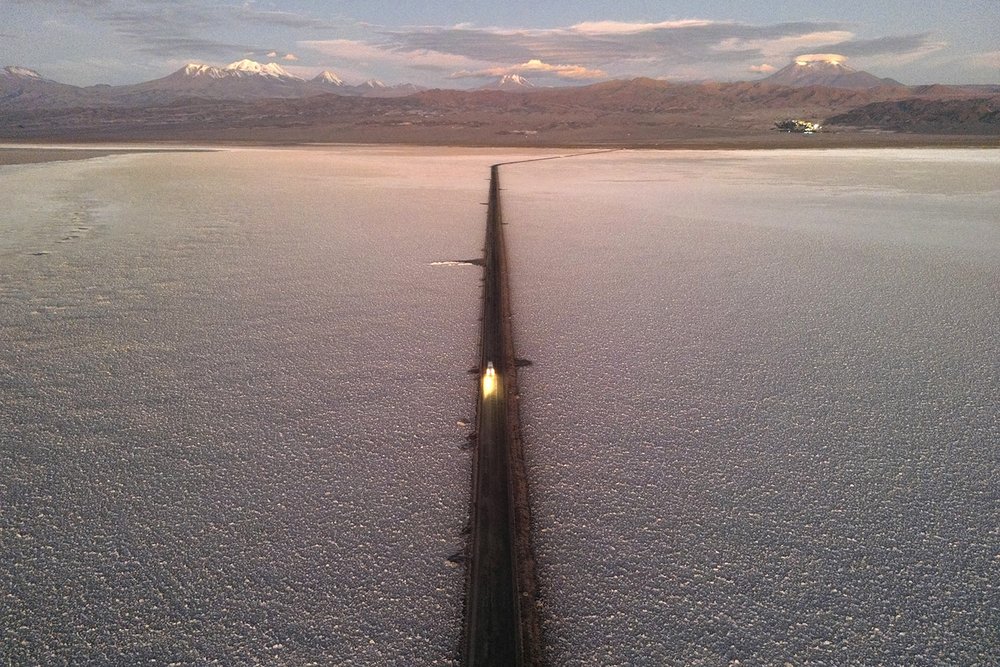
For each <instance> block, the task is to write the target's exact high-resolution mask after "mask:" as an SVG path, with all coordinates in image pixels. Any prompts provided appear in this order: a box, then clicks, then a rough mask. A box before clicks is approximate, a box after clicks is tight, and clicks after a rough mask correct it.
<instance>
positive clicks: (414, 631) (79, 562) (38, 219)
mask: <svg viewBox="0 0 1000 667" xmlns="http://www.w3.org/2000/svg"><path fill="white" fill-rule="evenodd" d="M496 159H497V156H496V154H490V153H486V152H482V151H480V152H476V151H460V150H447V149H440V150H433V151H420V150H407V149H392V148H379V149H367V148H361V147H358V148H340V149H335V150H329V149H305V150H228V151H222V152H212V153H186V154H180V153H171V154H159V155H130V156H117V157H105V158H100V159H96V160H91V161H86V162H67V163H52V164H33V165H20V166H9V167H3V168H0V200H2V201H3V202H4V206H3V208H2V210H0V340H2V341H3V344H2V353H0V406H2V408H0V507H2V511H0V647H2V648H0V662H3V663H4V664H6V662H8V661H9V662H11V663H12V664H60V663H66V662H73V663H88V664H138V663H140V662H146V661H150V660H157V661H159V662H160V663H164V664H166V663H172V662H173V663H180V664H204V663H207V662H210V661H212V660H219V661H221V662H224V663H232V664H250V663H260V664H295V665H304V664H310V663H312V664H331V663H336V664H357V665H372V664H400V665H403V664H406V665H414V664H451V662H452V660H453V659H454V658H455V656H456V655H457V650H458V644H459V639H460V637H459V635H460V625H461V609H462V607H461V605H462V596H463V586H464V576H463V572H462V570H461V568H457V567H454V566H451V565H450V564H449V563H448V562H447V560H446V559H447V558H448V557H449V556H451V555H452V554H454V553H455V552H457V551H459V550H460V549H461V548H462V545H463V540H464V538H463V536H462V534H461V533H462V530H463V528H464V526H465V524H466V522H467V519H468V502H469V479H470V470H469V461H470V459H469V453H468V452H467V451H464V450H463V449H462V447H463V445H464V444H465V442H466V436H467V435H468V431H469V427H468V426H467V425H460V424H459V422H460V421H463V420H464V422H469V421H471V419H472V417H473V416H474V415H473V413H474V400H475V393H474V392H475V380H474V379H473V378H470V376H469V375H468V374H467V372H466V371H467V369H468V368H469V367H470V366H472V365H474V363H475V359H476V355H477V347H476V345H477V343H476V341H477V335H478V324H477V318H478V317H479V311H480V306H479V291H480V286H479V278H480V270H479V269H478V268H477V267H469V266H432V265H431V264H432V263H433V262H435V261H448V260H462V259H467V258H472V257H477V256H478V255H479V252H480V249H481V244H482V238H483V207H481V206H480V205H479V202H480V201H481V200H482V198H483V196H484V192H485V190H486V185H487V181H486V179H487V178H488V174H489V170H488V168H487V165H488V164H489V163H490V162H493V161H496Z"/></svg>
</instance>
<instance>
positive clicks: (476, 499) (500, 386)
mask: <svg viewBox="0 0 1000 667" xmlns="http://www.w3.org/2000/svg"><path fill="white" fill-rule="evenodd" d="M502 237H503V229H502V226H501V216H500V201H499V170H498V168H497V167H496V166H494V167H493V169H492V174H491V178H490V197H489V208H488V209H487V225H486V248H485V258H484V259H485V267H484V272H483V273H484V285H483V323H482V325H483V330H482V339H481V361H480V369H481V375H480V377H481V378H482V375H483V374H484V373H485V369H486V366H487V364H488V362H493V365H494V367H495V368H496V382H495V384H494V388H493V390H492V391H487V390H485V386H486V385H485V383H484V382H483V380H482V379H481V380H480V391H479V407H478V416H477V434H478V439H477V447H476V464H475V470H474V480H473V483H474V489H473V509H472V535H471V548H470V556H471V558H470V568H469V580H468V593H467V596H466V615H465V645H464V650H463V655H464V661H463V662H464V664H465V665H467V666H468V667H486V666H490V665H497V666H500V665H503V666H512V665H523V664H527V663H526V662H525V661H524V659H523V653H524V651H523V648H522V638H521V637H522V633H521V621H520V614H519V610H518V593H517V588H518V586H517V581H518V579H517V564H516V561H515V548H514V542H515V539H516V538H515V535H516V532H515V526H514V521H515V511H514V500H513V498H512V491H511V466H510V452H511V442H512V440H513V436H512V428H511V427H512V424H510V423H509V420H508V417H509V414H510V406H509V405H508V390H509V387H510V386H512V384H509V383H510V382H511V381H512V380H513V377H514V375H513V373H514V372H515V370H514V369H515V366H514V359H513V348H512V346H511V345H510V341H509V339H508V338H509V335H510V332H509V320H508V319H507V318H505V314H506V313H505V310H506V303H507V301H506V289H507V286H506V275H504V268H505V261H504V256H503V238H502Z"/></svg>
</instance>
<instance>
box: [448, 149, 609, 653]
mask: <svg viewBox="0 0 1000 667" xmlns="http://www.w3.org/2000/svg"><path fill="white" fill-rule="evenodd" d="M614 150H616V149H612V150H602V151H589V152H587V153H579V154H572V155H556V156H551V157H544V158H534V159H528V160H518V161H512V162H501V163H499V164H495V165H493V166H492V167H491V168H490V194H489V201H488V202H487V209H486V243H485V248H484V256H483V317H482V334H481V338H480V359H479V369H478V370H479V377H480V384H479V401H478V404H477V410H476V436H477V438H476V455H475V457H474V463H473V472H472V478H473V479H472V484H473V487H472V520H471V526H472V531H471V536H470V541H469V547H468V553H469V569H468V576H467V582H466V598H465V635H464V639H463V646H462V657H463V664H464V665H466V667H492V666H496V667H511V666H518V667H520V666H522V665H530V666H533V667H534V666H537V665H541V664H542V637H541V623H540V619H539V617H538V612H537V606H536V603H537V596H538V584H537V579H536V577H535V558H534V552H533V550H532V547H531V511H530V508H529V505H528V482H527V472H526V470H525V463H524V447H523V443H522V440H521V430H520V420H519V416H518V415H519V410H518V400H519V399H518V391H517V366H518V360H517V358H516V356H515V354H514V340H513V334H512V331H511V307H510V288H509V280H508V265H507V250H506V246H505V244H504V232H503V227H504V222H503V214H502V212H501V207H500V167H502V166H504V165H507V164H520V163H523V162H541V161H545V160H559V159H565V158H569V157H578V156H579V155H592V154H596V153H608V152H614ZM487 369H490V372H489V373H488V372H487Z"/></svg>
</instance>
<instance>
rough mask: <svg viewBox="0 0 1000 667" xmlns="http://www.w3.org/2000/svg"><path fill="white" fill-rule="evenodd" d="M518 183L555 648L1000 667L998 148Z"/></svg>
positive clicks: (676, 661) (525, 328)
mask: <svg viewBox="0 0 1000 667" xmlns="http://www.w3.org/2000/svg"><path fill="white" fill-rule="evenodd" d="M502 185H503V187H504V189H505V190H504V192H503V205H504V212H505V221H506V222H507V223H508V227H507V234H508V243H509V247H510V250H511V254H512V261H511V265H512V278H513V299H514V304H515V305H514V309H515V336H516V339H517V346H518V350H519V353H520V355H521V356H524V357H527V358H530V359H531V360H533V361H534V365H533V366H532V367H530V368H526V369H524V370H522V372H521V374H520V378H521V401H522V417H523V419H524V426H525V433H526V437H527V447H528V452H529V455H528V456H529V468H530V482H531V485H532V501H533V504H534V505H533V511H534V518H535V520H536V527H535V528H536V532H535V540H536V548H537V552H538V553H537V556H538V564H539V572H540V577H541V589H542V597H543V599H542V604H543V616H544V623H545V631H546V640H547V642H548V648H547V654H548V657H549V659H550V661H551V663H552V664H555V665H735V664H744V665H773V664H778V665H780V664H784V663H786V661H787V663H789V664H796V665H798V664H827V665H845V664H908V665H939V664H950V665H972V664H978V665H986V664H996V659H997V658H996V656H997V654H998V650H1000V589H998V585H1000V584H998V583H997V582H1000V532H998V531H1000V502H998V496H997V489H998V488H1000V458H998V457H1000V455H998V452H1000V449H998V443H1000V418H998V407H997V406H998V405H1000V225H998V222H997V211H998V210H1000V190H998V188H1000V153H998V152H997V151H956V150H947V151H945V150H914V151H896V150H891V151H889V150H886V151H824V152H820V151H808V152H747V153H740V152H714V153H685V152H678V153H618V154H613V155H606V156H591V157H585V158H577V159H573V160H565V161H562V160H559V161H552V162H538V163H532V164H523V165H515V166H509V167H504V168H503V170H502ZM736 661H739V663H737V662H736Z"/></svg>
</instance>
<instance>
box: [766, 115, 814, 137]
mask: <svg viewBox="0 0 1000 667" xmlns="http://www.w3.org/2000/svg"><path fill="white" fill-rule="evenodd" d="M774 126H775V127H776V128H778V129H779V130H781V131H782V132H801V133H803V134H813V133H814V132H819V131H820V130H821V129H823V126H822V125H820V124H819V123H814V122H812V121H809V120H798V119H795V118H788V119H786V120H779V121H778V122H777V123H775V124H774Z"/></svg>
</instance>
